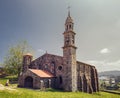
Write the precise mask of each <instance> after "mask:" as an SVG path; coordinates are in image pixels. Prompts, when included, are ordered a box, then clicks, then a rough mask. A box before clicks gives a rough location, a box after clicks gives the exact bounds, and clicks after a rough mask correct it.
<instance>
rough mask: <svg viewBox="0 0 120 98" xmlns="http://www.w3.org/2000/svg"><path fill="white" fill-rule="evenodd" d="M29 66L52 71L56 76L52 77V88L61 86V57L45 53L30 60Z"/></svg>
mask: <svg viewBox="0 0 120 98" xmlns="http://www.w3.org/2000/svg"><path fill="white" fill-rule="evenodd" d="M29 68H32V69H41V70H46V71H48V72H50V73H52V74H53V75H54V76H55V77H56V78H55V79H54V88H61V89H62V88H63V85H62V82H63V80H62V78H63V71H64V69H63V57H61V56H56V55H51V54H47V53H46V54H45V55H43V56H41V57H39V58H37V59H36V60H34V61H32V62H31V64H30V65H29Z"/></svg>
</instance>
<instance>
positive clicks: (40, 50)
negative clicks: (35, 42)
mask: <svg viewBox="0 0 120 98" xmlns="http://www.w3.org/2000/svg"><path fill="white" fill-rule="evenodd" d="M37 51H38V52H40V53H45V52H46V51H45V50H42V49H38V50H37Z"/></svg>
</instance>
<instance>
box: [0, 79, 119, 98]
mask: <svg viewBox="0 0 120 98" xmlns="http://www.w3.org/2000/svg"><path fill="white" fill-rule="evenodd" d="M6 79H8V78H4V79H0V83H3V84H5V80H6ZM0 98H120V95H117V94H110V93H105V92H99V93H94V94H86V93H82V92H61V91H57V90H54V89H47V90H46V91H40V90H32V89H25V88H17V86H16V85H10V86H9V87H5V89H0Z"/></svg>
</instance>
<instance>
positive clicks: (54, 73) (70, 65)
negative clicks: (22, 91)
mask: <svg viewBox="0 0 120 98" xmlns="http://www.w3.org/2000/svg"><path fill="white" fill-rule="evenodd" d="M73 28H74V22H73V19H72V17H71V16H70V11H68V16H67V19H66V21H65V31H64V33H63V35H64V45H63V47H62V48H63V56H57V55H54V54H49V53H45V54H44V55H42V56H41V57H39V58H37V59H35V60H32V58H33V56H32V55H31V54H29V53H28V54H26V55H24V56H23V67H22V72H21V74H20V77H19V82H18V86H19V87H26V88H34V89H42V88H49V87H50V88H55V89H62V90H64V91H72V92H75V91H82V92H87V93H92V92H97V91H98V90H99V87H98V74H97V70H96V68H95V66H92V65H89V64H86V63H83V62H80V61H77V60H76V50H77V47H76V46H75V35H76V33H75V32H74V30H73Z"/></svg>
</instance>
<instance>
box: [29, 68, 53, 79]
mask: <svg viewBox="0 0 120 98" xmlns="http://www.w3.org/2000/svg"><path fill="white" fill-rule="evenodd" d="M29 70H30V71H31V72H33V73H34V74H36V75H38V76H39V77H41V78H52V77H54V75H52V74H51V73H49V72H47V71H44V70H38V69H29Z"/></svg>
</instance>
